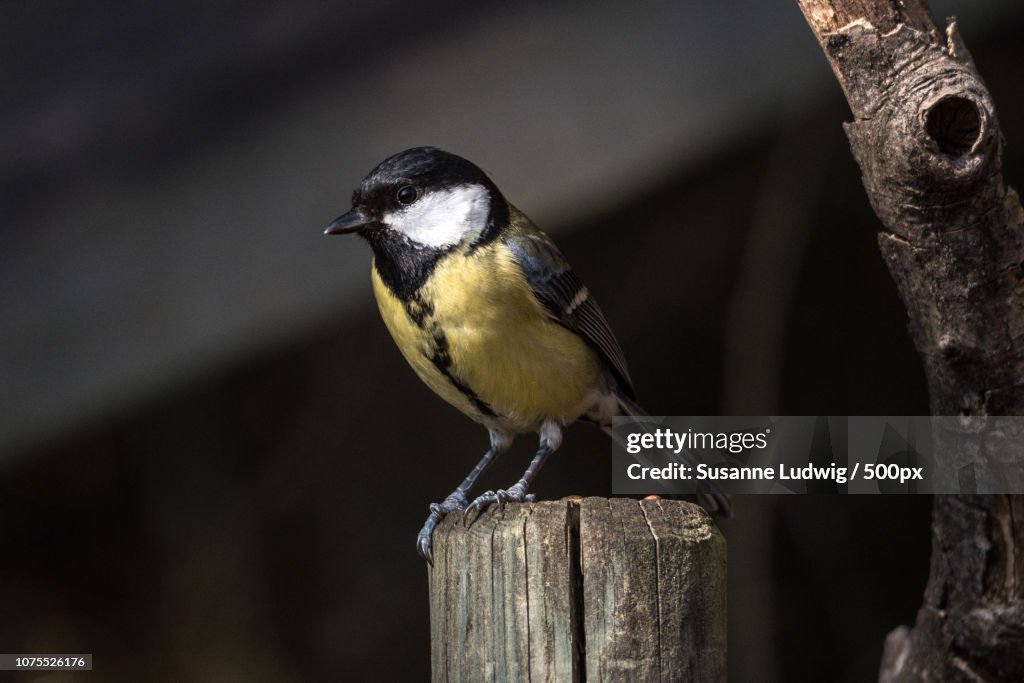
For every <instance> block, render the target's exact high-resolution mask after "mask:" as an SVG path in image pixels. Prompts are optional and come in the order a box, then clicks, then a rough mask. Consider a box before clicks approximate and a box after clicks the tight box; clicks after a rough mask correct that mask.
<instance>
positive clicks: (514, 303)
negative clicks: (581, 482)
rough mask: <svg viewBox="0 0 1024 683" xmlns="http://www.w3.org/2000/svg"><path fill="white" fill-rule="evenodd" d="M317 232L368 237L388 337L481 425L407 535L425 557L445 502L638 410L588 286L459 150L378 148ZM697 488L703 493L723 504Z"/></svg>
mask: <svg viewBox="0 0 1024 683" xmlns="http://www.w3.org/2000/svg"><path fill="white" fill-rule="evenodd" d="M325 233H326V234H328V235H341V234H346V233H356V234H358V235H359V236H361V237H362V238H363V239H365V240H366V241H367V242H368V243H369V245H370V248H371V249H372V251H373V264H372V267H371V279H372V282H373V293H374V295H375V296H376V299H377V306H378V307H379V309H380V314H381V317H382V318H383V319H384V323H385V325H386V326H387V328H388V331H389V332H390V333H391V336H392V337H393V338H394V340H395V343H396V344H397V345H398V349H399V350H400V351H401V352H402V355H403V356H405V359H406V360H407V361H408V362H409V365H411V366H412V368H413V370H415V371H416V374H417V375H419V377H420V379H421V380H423V381H424V382H425V383H426V384H427V386H428V387H430V388H431V389H433V390H434V392H436V393H437V394H438V395H439V396H440V397H441V398H443V399H444V400H446V401H447V402H448V403H450V404H452V405H453V406H455V407H456V408H458V409H459V410H461V411H462V412H463V413H465V414H466V415H468V416H469V417H470V418H472V419H473V420H475V421H476V422H479V423H480V424H482V425H483V426H484V427H486V428H487V431H488V432H489V433H490V441H491V447H490V449H488V451H487V452H486V453H485V454H484V456H483V458H482V459H481V460H480V462H479V463H478V464H477V465H476V467H474V468H473V471H472V472H470V473H469V475H468V476H467V477H466V479H465V480H464V481H463V482H462V483H461V484H459V486H458V488H456V489H455V490H454V491H452V493H451V494H450V495H449V496H448V497H447V498H445V499H444V501H442V502H441V503H433V504H431V505H430V516H429V517H428V518H427V521H426V523H425V524H424V525H423V528H422V530H421V531H420V532H419V535H418V537H417V541H416V545H417V548H418V550H419V553H420V554H421V555H422V556H423V557H424V558H425V559H426V560H427V561H428V562H430V561H431V534H432V532H433V530H434V528H435V527H436V526H437V525H438V523H439V522H440V521H441V520H442V519H443V518H444V516H445V515H447V514H448V513H450V512H455V511H464V513H465V514H466V515H467V516H471V515H476V514H479V512H480V511H481V510H483V509H484V508H486V507H487V506H488V505H490V504H492V503H498V504H501V505H503V504H504V503H506V502H510V501H513V502H522V501H527V500H533V496H532V495H531V494H529V493H528V491H529V488H530V484H531V482H532V481H533V479H534V477H535V476H536V475H537V472H538V471H539V470H540V468H541V467H542V466H543V465H544V461H545V460H547V458H548V456H549V455H551V453H552V452H553V451H555V449H557V448H558V446H559V444H560V443H561V441H562V430H563V429H564V427H565V426H566V425H568V424H570V423H572V422H575V421H576V420H580V419H583V420H588V421H591V422H594V423H596V424H598V425H599V426H600V427H601V428H602V429H604V430H605V431H606V432H608V433H609V434H610V435H611V436H613V438H614V437H615V433H614V432H612V431H611V423H612V417H613V416H616V415H631V416H634V417H637V416H645V415H646V413H645V412H644V411H643V410H642V409H641V408H640V407H639V406H638V405H637V404H636V402H635V395H634V391H633V383H632V381H631V380H630V377H629V370H628V369H627V367H626V360H625V358H624V357H623V354H622V350H621V348H620V347H619V344H618V342H617V341H616V339H615V335H614V334H613V333H612V330H611V328H610V327H609V325H608V322H607V320H605V317H604V315H603V314H602V313H601V309H600V308H599V307H598V305H597V301H595V299H594V297H593V295H592V294H591V293H590V291H589V290H588V289H587V288H586V287H585V286H584V285H583V283H582V282H581V281H580V280H579V278H578V277H576V274H575V273H574V272H573V271H572V268H571V267H570V266H569V263H568V262H567V261H566V260H565V257H563V256H562V254H561V252H559V250H558V248H557V247H556V246H555V243H554V242H553V241H552V240H551V238H550V237H548V236H547V235H546V234H544V233H543V232H541V231H540V230H539V229H538V228H537V227H536V226H535V225H534V224H533V222H532V221H531V220H530V219H529V218H528V217H527V216H526V215H525V214H523V213H522V212H521V211H519V209H517V208H516V207H515V206H513V205H512V204H510V203H509V202H508V201H506V199H505V197H504V196H503V195H502V194H501V192H500V191H499V190H498V187H497V186H496V185H495V184H494V182H493V181H491V179H490V178H488V177H487V175H486V174H485V173H484V172H483V171H481V170H480V169H479V168H478V167H477V166H476V165H474V164H473V163H471V162H469V161H467V160H466V159H463V158H462V157H459V156H456V155H454V154H450V153H448V152H444V151H442V150H440V149H437V148H434V147H415V148H413V149H408V150H405V151H404V152H400V153H398V154H395V155H394V156H391V157H389V158H387V159H385V160H384V161H382V162H381V163H380V164H379V165H378V166H377V167H376V168H375V169H373V171H371V172H370V174H369V175H368V176H366V178H365V179H363V181H362V183H360V185H359V187H358V188H356V190H355V192H354V193H353V195H352V209H351V210H350V211H349V212H348V213H346V214H344V215H342V216H340V217H339V218H337V219H336V220H335V221H334V222H333V223H331V225H330V226H329V227H328V228H327V230H326V231H325ZM524 432H535V433H537V434H538V436H539V439H540V446H539V448H538V450H537V453H536V455H535V456H534V457H533V460H532V461H531V462H530V465H529V467H528V468H527V469H526V472H525V473H524V474H523V476H522V478H521V479H519V481H517V482H516V483H515V484H513V485H512V486H511V487H509V488H507V489H501V490H497V491H487V492H485V493H482V494H481V495H479V496H478V497H477V498H476V499H475V500H473V501H472V502H469V501H468V498H467V496H468V494H469V492H470V490H471V489H472V487H473V484H474V483H475V482H476V480H477V477H479V476H480V474H481V473H482V472H483V471H484V470H486V469H487V467H488V466H489V465H490V464H491V463H492V462H494V460H495V459H496V458H497V456H498V455H499V454H500V453H502V452H503V451H505V450H507V449H508V448H509V446H511V444H512V440H513V439H514V438H515V436H516V435H517V434H522V433H524ZM705 498H706V500H705V506H706V507H709V506H710V507H711V508H725V507H727V505H728V502H727V499H726V498H725V497H724V496H721V495H715V496H706V497H705ZM712 511H714V510H712Z"/></svg>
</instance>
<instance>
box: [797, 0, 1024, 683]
mask: <svg viewBox="0 0 1024 683" xmlns="http://www.w3.org/2000/svg"><path fill="white" fill-rule="evenodd" d="M797 1H798V4H799V5H800V8H801V9H802V10H803V12H804V15H805V17H806V18H807V21H808V24H809V25H810V26H811V29H812V30H813V31H814V33H815V35H816V36H817V38H818V41H819V43H820V44H821V46H822V49H823V50H824V51H825V55H826V57H827V58H828V60H829V63H830V64H831V66H832V70H833V72H834V73H835V75H836V78H837V79H838V80H839V83H840V85H841V86H842V88H843V91H844V92H845V94H846V98H847V101H848V102H849V103H850V108H851V110H852V112H853V116H854V120H853V122H852V123H848V124H846V132H847V135H848V137H849V139H850V147H851V149H852V151H853V155H854V157H855V159H856V160H857V163H858V164H859V165H860V168H861V171H862V174H863V180H864V187H865V189H866V190H867V194H868V197H869V199H870V201H871V205H872V207H873V208H874V210H875V213H876V214H877V215H878V217H879V219H880V220H881V222H882V232H881V233H880V234H879V245H880V247H881V250H882V255H883V257H884V258H885V261H886V263H887V264H888V266H889V270H890V272H891V273H892V276H893V279H894V280H895V282H896V286H897V288H898V289H899V293H900V296H901V298H902V300H903V302H904V304H905V306H906V309H907V314H908V318H909V329H910V333H911V335H912V337H913V340H914V343H915V345H916V347H917V349H918V351H919V352H920V354H921V357H922V360H923V362H924V369H925V374H926V376H927V380H928V386H929V393H930V396H931V407H932V413H933V414H936V415H959V416H962V423H963V424H964V425H965V426H966V427H967V428H968V429H969V430H970V429H976V431H977V432H979V433H985V436H984V438H983V439H980V440H975V441H974V442H973V445H972V447H974V448H981V449H982V450H983V451H985V452H986V453H988V454H990V455H991V454H995V455H994V460H995V461H997V462H999V461H1001V462H1004V463H1011V462H1012V459H1013V458H1014V457H1017V456H1018V454H1017V453H1015V452H1014V450H1013V448H1012V445H1011V444H1012V442H1013V440H1014V438H1019V435H1015V434H1007V433H1006V431H1000V430H996V431H995V432H992V433H990V430H989V428H988V427H987V426H986V417H988V416H998V415H1020V414H1022V413H1024V410H1022V409H1024V296H1022V294H1024V269H1022V238H1021V236H1022V227H1024V211H1022V209H1021V203H1020V199H1019V198H1018V196H1017V194H1016V193H1015V192H1014V191H1013V190H1012V189H1010V188H1009V187H1007V185H1006V183H1005V181H1004V179H1003V175H1002V147H1003V136H1002V133H1001V131H1000V129H999V124H998V121H997V119H996V112H995V106H994V104H993V102H992V98H991V96H990V94H989V92H988V90H987V89H986V87H985V84H984V83H983V81H982V79H981V77H980V75H979V74H978V73H977V70H976V68H975V65H974V63H973V61H972V60H971V57H970V54H969V53H968V52H967V49H966V47H965V46H964V44H963V42H962V41H961V39H960V36H959V34H958V31H957V25H956V22H955V21H952V20H951V21H950V22H949V24H948V26H947V27H946V29H945V31H944V32H940V31H939V30H938V29H937V28H936V26H935V24H934V23H933V21H932V19H931V17H930V15H929V12H928V9H927V6H926V5H925V3H924V2H923V0H902V1H900V0H797ZM964 443H965V442H964V440H963V439H962V438H961V437H959V436H947V435H936V444H937V448H942V449H944V451H945V452H946V454H947V455H949V456H950V457H953V456H956V455H957V454H960V455H963V453H962V451H963V448H964V447H965V445H964ZM1017 443H1019V441H1017ZM978 444H980V446H979V445H978ZM1017 467H1019V465H1017ZM981 476H982V477H984V473H981ZM932 543H933V545H932V559H931V573H930V576H929V581H928V586H927V589H926V591H925V596H924V604H923V606H922V607H921V609H920V611H919V612H918V616H917V621H916V623H915V625H914V627H913V628H912V629H909V628H906V627H901V628H899V629H896V630H895V631H893V632H892V633H890V634H889V637H888V638H887V640H886V647H885V653H884V655H883V661H882V666H881V672H880V680H882V681H886V682H890V681H1020V680H1024V502H1022V499H1021V498H1020V497H1015V496H1002V495H1000V496H992V495H990V496H977V495H971V496H967V495H965V496H940V497H937V498H936V501H935V510H934V513H933V523H932Z"/></svg>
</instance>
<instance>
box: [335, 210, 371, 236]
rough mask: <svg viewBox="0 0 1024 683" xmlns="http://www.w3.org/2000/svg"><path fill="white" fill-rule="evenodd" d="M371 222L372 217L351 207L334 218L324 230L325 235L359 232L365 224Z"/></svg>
mask: <svg viewBox="0 0 1024 683" xmlns="http://www.w3.org/2000/svg"><path fill="white" fill-rule="evenodd" d="M371 223H373V219H372V218H369V217H368V216H367V215H366V214H364V213H363V212H362V211H360V210H359V209H352V210H351V211H349V212H348V213H346V214H344V215H343V216H338V217H337V218H335V219H334V222H333V223H331V224H330V225H328V226H327V229H326V230H324V234H325V235H344V234H346V233H350V232H359V231H360V230H362V229H363V228H365V227H366V226H368V225H370V224H371Z"/></svg>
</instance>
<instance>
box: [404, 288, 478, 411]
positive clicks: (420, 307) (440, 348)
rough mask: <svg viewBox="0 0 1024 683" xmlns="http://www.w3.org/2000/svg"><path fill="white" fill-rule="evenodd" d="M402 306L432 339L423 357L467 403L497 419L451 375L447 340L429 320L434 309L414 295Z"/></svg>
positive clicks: (468, 389) (467, 388)
mask: <svg viewBox="0 0 1024 683" xmlns="http://www.w3.org/2000/svg"><path fill="white" fill-rule="evenodd" d="M404 306H405V312H406V313H407V314H408V315H409V318H410V319H411V320H412V321H413V322H414V323H416V326H417V327H419V328H420V329H421V330H424V331H425V332H428V333H429V334H430V336H431V337H432V338H433V341H434V347H433V348H432V349H431V350H430V353H429V354H424V355H426V356H427V357H428V358H430V362H431V363H433V364H434V367H435V368H437V371H438V372H440V373H441V374H442V375H444V376H445V378H446V379H447V380H448V381H449V382H451V385H452V386H453V387H455V388H456V389H458V390H459V392H460V393H461V394H462V395H463V396H465V397H466V398H467V399H469V402H470V403H472V404H473V406H474V407H475V408H476V409H477V410H478V411H480V412H481V413H482V414H484V415H486V416H488V417H497V416H498V414H497V413H496V412H494V409H493V408H491V406H489V405H488V404H487V402H486V401H484V400H483V399H481V398H480V397H479V396H477V395H476V392H475V391H473V389H472V388H470V387H469V385H467V384H466V383H465V382H463V381H462V380H460V379H458V378H457V377H455V375H453V374H452V357H451V354H449V353H448V339H447V338H446V337H445V336H444V332H442V331H441V329H440V327H438V326H437V325H436V324H434V323H433V321H432V320H430V319H429V317H430V316H431V315H432V314H433V313H434V307H433V306H431V305H430V304H429V303H428V302H426V301H424V300H423V299H422V298H421V297H420V296H419V294H414V295H413V296H411V297H410V298H409V299H407V300H406V301H405V302H404Z"/></svg>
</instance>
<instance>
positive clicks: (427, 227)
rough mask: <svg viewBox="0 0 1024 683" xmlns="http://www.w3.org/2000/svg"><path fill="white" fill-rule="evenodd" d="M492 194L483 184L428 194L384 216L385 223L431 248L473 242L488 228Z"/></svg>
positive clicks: (459, 186)
mask: <svg viewBox="0 0 1024 683" xmlns="http://www.w3.org/2000/svg"><path fill="white" fill-rule="evenodd" d="M489 205H490V193H489V192H488V191H487V189H486V188H485V187H483V186H482V185H457V186H455V187H452V188H449V189H447V190H439V191H436V192H427V193H426V194H424V195H423V196H422V197H420V198H419V199H418V200H417V201H416V202H415V203H414V204H412V205H411V206H408V207H406V208H404V209H402V210H401V211H397V212H395V213H391V214H387V215H385V216H384V221H383V222H384V223H386V224H387V225H389V226H390V227H391V228H392V229H393V230H397V231H399V232H401V233H403V234H405V236H406V237H408V238H409V239H410V240H412V241H414V242H418V243H420V244H423V245H426V246H428V247H450V246H452V245H455V244H458V243H460V242H462V241H469V240H473V239H475V238H477V237H479V236H480V234H481V233H483V231H484V228H486V227H487V214H488V208H489Z"/></svg>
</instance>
